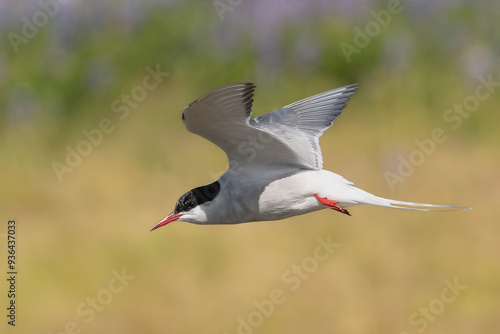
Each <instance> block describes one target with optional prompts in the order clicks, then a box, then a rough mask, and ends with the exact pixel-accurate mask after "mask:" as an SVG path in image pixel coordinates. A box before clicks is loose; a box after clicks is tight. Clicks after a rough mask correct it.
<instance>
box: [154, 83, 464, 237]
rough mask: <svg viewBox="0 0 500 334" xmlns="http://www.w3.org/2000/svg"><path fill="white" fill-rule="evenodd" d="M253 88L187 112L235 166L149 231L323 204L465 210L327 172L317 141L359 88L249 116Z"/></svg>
mask: <svg viewBox="0 0 500 334" xmlns="http://www.w3.org/2000/svg"><path fill="white" fill-rule="evenodd" d="M254 88H255V86H253V85H252V84H248V83H239V84H232V85H227V86H222V87H219V88H217V89H214V90H213V91H211V92H209V93H207V94H205V95H203V96H202V97H200V98H199V99H198V100H196V101H195V102H193V103H191V104H190V105H189V106H187V107H186V108H185V109H184V112H183V114H182V119H183V121H184V123H185V125H186V128H187V129H188V130H189V131H191V132H193V133H196V134H198V135H200V136H202V137H204V138H206V139H208V140H210V141H212V142H213V143H215V144H216V145H218V146H219V147H221V148H222V149H223V150H224V151H225V152H226V154H227V156H228V159H229V166H230V168H229V170H228V171H227V172H226V173H224V174H223V175H222V176H221V177H220V178H219V180H217V181H216V182H214V183H212V184H209V185H207V186H202V187H198V188H195V189H192V190H191V191H189V192H187V193H185V194H184V195H183V196H182V197H181V198H180V199H179V200H178V201H177V204H176V206H175V209H174V211H173V212H172V213H171V214H170V215H168V216H166V217H165V218H163V219H162V220H161V221H160V222H158V223H157V224H156V225H155V226H154V227H153V228H152V230H153V229H156V228H158V227H161V226H163V225H166V224H168V223H170V222H172V221H175V220H182V221H186V222H189V223H194V224H239V223H246V222H252V221H265V220H278V219H285V218H289V217H292V216H296V215H301V214H305V213H309V212H313V211H317V210H321V209H325V208H332V209H334V210H336V211H339V212H341V213H345V214H348V215H350V214H349V212H348V211H347V210H346V209H345V208H347V207H351V206H355V205H362V204H370V205H377V206H384V207H392V208H398V209H406V210H419V211H430V210H431V209H436V208H438V209H439V208H441V209H442V208H446V209H465V208H462V207H453V206H443V205H434V204H421V203H411V202H402V201H395V200H390V199H386V198H382V197H378V196H375V195H373V194H370V193H368V192H366V191H364V190H361V189H359V188H357V187H355V186H354V184H353V183H352V182H350V181H348V180H346V179H345V178H344V177H342V176H340V175H338V174H335V173H332V172H330V171H327V170H324V169H323V159H322V155H321V149H320V147H319V138H320V137H321V135H322V134H323V132H324V131H325V130H326V129H327V128H329V127H330V126H331V125H332V124H333V122H334V121H335V119H336V118H337V117H338V116H339V115H340V114H341V112H342V109H343V108H344V107H345V103H346V102H347V101H348V100H349V96H351V95H352V94H354V92H353V91H354V90H355V89H356V88H357V86H356V85H351V86H345V87H342V88H338V89H335V90H331V91H328V92H325V93H322V94H318V95H315V96H313V97H310V98H307V99H304V100H301V101H298V102H295V103H293V104H291V105H288V106H286V107H284V108H281V109H278V110H275V111H273V112H271V113H268V114H265V115H262V116H259V117H257V118H255V119H250V116H251V108H252V102H253V100H252V97H253V89H254ZM418 207H426V208H425V209H424V208H418Z"/></svg>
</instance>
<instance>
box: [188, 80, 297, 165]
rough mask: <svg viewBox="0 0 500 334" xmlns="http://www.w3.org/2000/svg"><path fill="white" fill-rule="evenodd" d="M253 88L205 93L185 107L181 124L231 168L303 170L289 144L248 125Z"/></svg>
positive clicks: (235, 86)
mask: <svg viewBox="0 0 500 334" xmlns="http://www.w3.org/2000/svg"><path fill="white" fill-rule="evenodd" d="M254 88H255V86H254V85H253V84H251V83H236V84H230V85H226V86H222V87H219V88H216V89H214V90H212V91H210V92H208V93H206V94H205V95H203V96H201V97H200V98H198V99H197V100H196V101H194V102H193V103H191V104H190V105H189V106H187V107H186V108H184V111H183V113H182V120H183V121H184V125H185V126H186V128H187V129H188V130H189V131H190V132H193V133H195V134H197V135H199V136H201V137H203V138H205V139H207V140H209V141H211V142H212V143H214V144H216V145H217V146H219V147H220V148H221V149H222V150H224V152H225V153H226V155H227V157H228V159H229V166H230V169H231V168H233V169H235V168H242V167H244V166H247V165H264V166H268V165H290V166H297V167H300V168H302V166H303V162H302V160H301V159H300V158H299V157H298V156H297V155H296V154H295V152H294V150H293V148H292V147H290V145H288V143H286V142H283V141H282V140H281V138H278V137H276V136H275V135H274V134H273V133H272V132H269V131H265V130H262V129H259V128H257V127H253V126H250V124H249V121H250V116H251V112H252V102H253V99H252V97H253V91H254Z"/></svg>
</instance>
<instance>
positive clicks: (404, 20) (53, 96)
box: [0, 0, 500, 334]
mask: <svg viewBox="0 0 500 334" xmlns="http://www.w3.org/2000/svg"><path fill="white" fill-rule="evenodd" d="M499 10H500V5H499V4H498V2H494V1H481V2H473V1H466V0H464V1H439V2H434V1H411V2H408V1H406V2H402V3H399V2H396V1H394V0H393V1H389V2H385V1H370V0H365V1H359V2H356V1H354V2H352V1H347V0H345V1H344V0H342V1H330V2H328V1H320V0H317V1H303V0H293V1H284V0H281V1H263V0H259V1H236V0H232V1H229V0H220V1H203V2H202V1H174V0H170V1H167V0H163V1H162V0H149V1H136V0H135V1H132V0H131V1H107V2H100V1H97V0H95V1H77V0H74V1H62V0H60V1H59V2H57V1H56V0H41V1H21V2H12V1H8V0H2V1H0V34H1V36H2V39H1V41H2V42H1V49H0V154H1V160H0V161H1V173H2V180H1V191H0V212H1V224H0V248H1V249H2V250H1V254H2V255H1V256H0V263H1V265H0V267H1V268H2V271H1V272H0V278H1V281H0V289H1V290H0V295H1V296H2V297H1V298H0V301H1V303H2V304H1V307H0V309H1V310H3V311H2V312H1V319H3V320H2V324H1V325H0V328H5V329H7V330H8V332H9V333H10V332H14V331H17V332H19V333H21V332H22V333H54V334H55V333H73V332H74V333H78V332H81V333H107V332H120V333H221V334H222V333H230V334H232V333H247V334H249V333H285V332H286V333H313V332H314V333H422V332H425V333H429V334H430V333H492V332H495V331H496V330H497V329H498V327H500V320H499V319H500V317H499V316H500V301H499V292H500V266H499V260H500V242H499V235H500V226H499V223H500V219H499V218H500V215H499V214H498V212H497V211H496V208H497V205H498V200H499V198H500V190H499V189H500V181H499V178H498V171H499V169H500V151H499V145H498V144H499V140H500V134H499V131H498V125H499V121H500V117H499V113H498V110H499V107H500V94H499V89H500V86H499V84H496V85H495V84H492V85H490V86H491V87H490V89H491V91H488V92H489V93H490V94H488V96H487V98H481V99H478V98H474V96H475V94H477V90H478V89H479V90H480V92H482V93H486V92H487V90H486V89H485V87H483V86H482V85H483V84H482V83H483V82H484V80H486V81H488V80H490V81H493V83H498V82H500V71H499V69H500V67H499V65H500V64H499V60H498V58H499V52H500V44H499V42H498V41H499V40H500V25H498V21H497V13H498V12H499ZM363 35H364V36H363ZM346 50H349V51H346ZM353 50H354V51H353ZM151 71H160V72H162V73H163V74H161V75H160V76H158V77H157V81H158V82H157V85H156V87H155V88H154V89H151V90H148V89H145V88H144V87H145V84H144V80H149V81H147V84H149V86H151V85H152V83H154V81H151V80H150V79H145V78H147V76H148V75H150V74H149V73H150V72H151ZM166 73H168V75H167V74H166ZM488 78H489V79H488ZM240 81H249V82H254V83H256V84H257V90H256V95H255V103H254V115H255V116H256V115H260V114H262V113H266V112H269V111H271V110H274V109H277V108H280V107H282V106H284V105H286V104H289V103H291V102H294V101H296V100H299V99H302V98H305V97H308V96H310V95H314V94H316V93H320V92H323V91H326V90H329V89H333V88H336V87H340V86H343V85H347V84H352V83H356V82H357V83H359V84H360V88H359V90H358V93H357V94H356V95H354V96H353V97H352V100H351V101H350V102H349V103H348V106H347V108H346V109H345V112H344V113H343V115H342V116H341V117H340V118H339V120H338V121H337V122H336V123H335V125H334V126H333V128H332V129H331V130H329V131H328V132H326V133H325V135H324V136H323V137H322V140H321V144H322V149H323V154H324V161H325V169H329V170H332V171H335V172H337V173H339V174H341V175H344V176H345V177H346V178H347V179H349V180H351V181H353V182H355V183H356V184H357V185H358V186H359V187H361V188H363V189H365V190H367V191H370V192H373V193H375V194H377V195H380V196H384V197H389V198H395V199H400V200H407V201H415V202H425V203H436V204H450V205H461V206H470V207H473V208H474V210H470V211H460V212H448V213H422V212H408V211H402V210H389V209H383V208H376V207H359V208H353V209H352V210H350V211H351V213H352V214H353V216H352V217H347V216H344V215H340V214H338V213H336V212H333V211H326V210H324V211H321V212H316V213H313V214H309V215H306V216H300V217H294V218H292V219H287V220H285V221H279V222H266V223H254V224H242V225H237V226H196V225H190V224H187V223H172V224H170V225H168V226H167V227H164V228H162V229H160V230H157V231H154V232H152V233H150V232H149V228H151V227H152V226H153V225H154V224H155V223H156V222H157V221H158V220H159V219H161V218H163V217H164V216H165V215H166V214H168V213H169V212H170V211H171V210H172V209H173V206H174V204H175V201H176V200H177V199H178V197H179V196H180V195H182V194H183V193H184V192H186V191H187V190H189V189H191V188H194V187H196V186H199V185H202V184H207V183H210V182H212V181H214V180H215V179H217V178H218V177H219V176H220V175H221V173H222V172H224V171H225V169H226V168H227V160H226V157H225V155H224V153H223V152H222V151H220V150H219V149H218V148H217V147H216V146H214V145H212V144H211V143H209V142H207V141H205V140H204V139H202V138H200V137H197V136H195V135H193V134H191V133H189V132H188V131H187V130H185V128H184V126H183V124H182V121H181V117H180V116H181V111H182V109H183V108H184V106H186V105H188V104H189V103H190V102H192V101H193V100H195V99H196V98H197V97H199V96H200V95H202V94H203V93H205V92H206V91H208V90H210V89H213V88H215V87H217V86H220V85H224V84H227V83H231V82H240ZM478 87H479V88H478ZM481 87H482V88H481ZM127 95H128V96H129V97H127ZM482 96H484V94H483V95H482ZM127 101H128V102H127ZM476 102H477V103H476ZM464 103H465V104H466V105H467V103H468V106H469V107H468V108H469V109H470V110H471V111H470V113H469V112H466V113H463V114H459V113H455V112H453V111H449V109H450V108H451V109H453V108H454V106H456V105H460V104H464ZM120 108H121V109H120ZM452 116H453V117H454V118H453V121H451V120H450V118H449V117H452ZM106 119H107V121H106ZM103 120H105V122H108V123H107V125H106V126H104V128H105V129H106V130H107V132H102V130H97V129H100V127H101V126H102V122H103ZM437 128H439V129H442V130H443V131H444V133H445V135H446V140H444V141H443V142H441V143H435V147H434V149H433V150H432V152H430V153H429V154H427V155H422V154H420V157H422V156H423V157H424V158H423V159H421V161H420V160H419V161H418V165H417V166H415V167H414V170H413V171H412V172H411V173H409V174H410V175H407V176H405V177H404V178H402V181H401V182H396V183H392V184H391V183H390V182H388V181H387V173H395V174H397V173H398V168H399V167H400V164H401V161H402V160H401V159H403V160H404V159H406V160H408V159H410V157H412V156H413V157H414V158H415V157H417V155H418V153H415V152H417V151H419V150H420V149H419V147H418V146H417V144H416V143H415V141H416V140H417V141H420V142H421V141H425V139H428V138H431V134H432V133H433V131H434V130H435V129H437ZM85 133H87V134H88V133H91V134H94V137H93V138H94V142H95V144H92V145H90V146H89V145H88V144H85V142H87V143H88V138H87V137H86V136H85ZM98 133H100V135H99V134H98ZM71 150H76V151H77V152H78V150H80V152H84V154H83V155H82V156H80V159H78V158H77V157H73V158H69V159H70V160H69V161H70V163H71V164H72V165H73V166H69V165H68V162H67V160H66V159H67V158H68V157H67V155H68V152H69V151H71ZM412 154H413V155H412ZM71 159H73V160H71ZM63 165H65V166H66V167H61V166H63ZM55 166H58V167H55ZM60 168H62V169H60ZM9 219H15V220H16V221H17V230H18V234H17V238H18V271H19V276H18V286H17V289H18V298H17V303H18V309H17V311H18V318H17V324H16V325H17V326H16V328H15V329H14V328H12V327H11V326H8V325H7V320H8V319H7V318H6V317H5V315H6V314H7V311H6V307H7V302H8V299H7V290H8V286H7V282H6V280H5V274H6V272H7V269H6V262H7V260H6V257H7V243H6V233H7V221H8V220H9ZM328 237H330V238H331V240H332V241H333V242H335V243H338V244H339V245H340V247H338V249H336V251H335V252H334V253H333V254H331V255H330V256H329V257H328V259H327V260H326V261H324V262H320V263H318V264H317V266H315V267H312V269H311V267H308V268H309V269H310V273H308V275H307V278H300V280H299V282H300V286H299V288H298V289H296V290H293V291H292V290H291V289H290V285H289V284H287V282H286V280H284V278H283V277H284V276H283V275H285V276H286V275H287V274H289V273H290V270H291V268H294V267H293V266H294V265H296V266H302V265H303V264H304V265H306V264H307V263H309V264H311V261H310V260H311V257H312V256H313V255H314V250H315V247H317V246H318V241H317V238H322V239H326V238H328ZM304 261H305V262H304ZM122 271H124V272H125V273H126V275H129V277H128V280H127V279H124V280H123V281H118V280H116V278H115V277H116V275H117V273H121V272H122ZM294 275H295V274H294ZM297 275H298V274H297ZM132 276H133V279H132V278H131V277H132ZM297 277H299V276H295V278H297ZM303 277H305V276H303ZM445 282H452V283H453V282H458V283H459V284H460V286H461V287H462V290H460V291H459V292H457V291H456V293H455V295H454V297H455V298H453V301H450V298H449V296H452V295H453V294H452V293H451V292H450V291H451V290H444V289H446V287H447V285H446V283H445ZM464 286H466V288H464ZM274 290H280V291H282V292H283V293H284V296H285V297H286V300H285V301H284V302H283V303H282V304H279V305H278V304H274V306H273V310H272V311H269V309H268V310H267V311H259V308H258V307H257V306H256V304H258V305H260V304H261V303H262V301H264V300H266V299H269V298H270V295H271V292H272V291H274ZM443 291H444V296H445V297H443ZM446 291H448V292H446ZM446 296H448V299H446ZM264 304H265V303H264ZM267 305H268V304H267ZM91 310H93V311H91ZM265 313H267V314H265ZM252 324H253V325H252ZM2 332H4V331H3V329H2Z"/></svg>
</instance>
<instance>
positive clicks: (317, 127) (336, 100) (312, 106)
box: [249, 84, 358, 169]
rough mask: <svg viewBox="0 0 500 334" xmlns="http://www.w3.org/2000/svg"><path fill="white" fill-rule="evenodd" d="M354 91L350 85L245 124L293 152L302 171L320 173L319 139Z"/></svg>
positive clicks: (355, 86)
mask: <svg viewBox="0 0 500 334" xmlns="http://www.w3.org/2000/svg"><path fill="white" fill-rule="evenodd" d="M357 88H358V85H357V84H354V85H349V86H344V87H341V88H337V89H334V90H330V91H327V92H324V93H321V94H318V95H314V96H312V97H309V98H306V99H303V100H300V101H298V102H295V103H292V104H290V105H287V106H286V107H283V108H281V109H278V110H275V111H273V112H270V113H268V114H265V115H262V116H259V117H257V118H255V119H254V120H250V121H249V123H250V125H251V126H252V127H254V128H256V129H259V130H262V131H265V132H266V133H269V134H272V135H273V136H274V137H276V138H277V139H278V140H279V141H281V142H283V143H285V144H286V145H287V146H288V147H289V148H290V149H291V150H292V151H293V152H295V155H296V156H297V158H298V160H299V161H300V165H301V166H302V167H303V168H308V169H322V168H323V157H322V154H321V148H320V146H319V138H320V137H321V135H322V134H323V132H325V130H326V129H328V128H329V127H330V126H332V124H333V122H334V121H335V120H336V119H337V117H338V116H339V115H340V114H341V113H342V109H343V108H344V107H345V106H346V102H347V101H349V97H350V96H351V95H353V94H354V93H355V92H354V90H356V89H357Z"/></svg>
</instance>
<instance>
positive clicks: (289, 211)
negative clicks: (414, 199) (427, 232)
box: [180, 168, 458, 224]
mask: <svg viewBox="0 0 500 334" xmlns="http://www.w3.org/2000/svg"><path fill="white" fill-rule="evenodd" d="M255 175H262V177H261V178H255V177H254V176H255ZM252 176H253V177H252ZM219 182H220V184H221V191H220V193H219V195H218V196H217V197H216V198H215V199H214V200H213V201H211V202H207V203H205V204H202V205H201V206H199V207H197V208H196V210H194V212H192V219H190V216H191V215H189V214H187V215H185V216H184V217H182V218H181V219H180V220H184V221H189V222H192V223H197V224H238V223H245V222H251V221H263V220H277V219H284V218H289V217H292V216H296V215H301V214H305V213H309V212H313V211H317V210H321V209H325V208H328V207H326V206H324V205H322V204H321V203H320V202H319V201H318V199H317V198H316V197H315V196H314V195H315V194H318V195H319V196H320V197H326V198H328V199H330V200H335V201H337V202H338V205H339V206H340V207H342V208H349V207H352V206H355V205H362V204H369V205H377V206H384V207H392V208H398V209H406V210H421V211H429V209H428V208H429V207H432V208H458V207H449V206H440V205H432V204H421V203H410V202H401V201H395V200H390V199H385V198H381V197H377V196H375V195H373V194H370V193H368V192H366V191H364V190H361V189H359V188H356V187H355V186H354V184H353V183H352V182H350V181H348V180H346V179H345V178H344V177H342V176H340V175H338V174H335V173H332V172H329V171H326V170H317V171H315V170H298V169H294V168H290V169H289V170H283V169H282V168H280V169H276V170H272V169H269V168H266V170H265V172H264V171H263V172H262V173H256V171H255V170H253V171H252V173H251V174H246V173H245V172H244V171H240V172H239V173H230V172H227V173H226V174H224V175H223V176H222V177H221V178H220V179H219ZM398 205H404V206H408V207H410V208H408V207H401V206H398ZM414 206H417V207H427V208H425V209H423V208H411V207H414Z"/></svg>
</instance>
